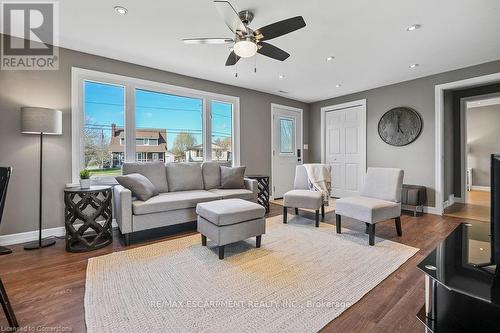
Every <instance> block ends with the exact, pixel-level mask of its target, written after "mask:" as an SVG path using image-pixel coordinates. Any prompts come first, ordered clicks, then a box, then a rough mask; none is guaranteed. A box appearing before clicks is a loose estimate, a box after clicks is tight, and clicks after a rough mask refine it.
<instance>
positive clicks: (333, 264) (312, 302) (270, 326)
mask: <svg viewBox="0 0 500 333" xmlns="http://www.w3.org/2000/svg"><path fill="white" fill-rule="evenodd" d="M281 219H282V216H277V217H273V218H269V219H267V233H266V235H265V236H264V237H263V238H262V247H261V248H260V249H256V248H255V239H249V240H247V241H245V242H239V243H236V244H233V245H229V246H226V258H225V259H224V260H219V259H218V257H217V253H216V247H215V246H214V244H213V243H211V242H210V240H209V241H208V247H202V246H201V242H200V236H199V235H193V236H187V237H183V238H178V239H174V240H168V241H164V242H161V243H156V244H152V245H147V246H142V247H138V248H135V249H131V250H127V251H122V252H116V253H113V254H109V255H105V256H101V257H96V258H92V259H89V262H88V266H87V281H86V289H85V321H86V324H87V330H88V332H90V333H97V332H98V333H105V332H121V333H123V332H280V331H281V332H283V331H286V332H316V331H318V330H320V329H321V328H322V327H324V326H325V325H326V324H327V323H329V322H330V321H331V320H333V319H335V318H336V317H337V316H339V315H340V314H341V313H342V312H343V311H345V310H346V309H347V308H348V307H349V306H351V305H353V304H354V303H356V302H357V301H358V300H360V299H361V298H362V297H363V295H365V294H366V293H367V292H369V291H370V290H371V289H373V288H374V287H375V286H376V285H378V284H379V283H380V282H381V281H382V280H384V279H385V278H386V277H387V276H389V275H390V274H391V273H392V272H394V271H395V270H396V269H397V268H398V267H399V266H401V265H402V264H403V263H404V262H405V261H407V260H408V259H409V258H410V257H412V256H413V255H414V254H415V253H416V252H417V251H418V249H416V248H413V247H409V246H406V245H403V244H399V243H395V242H392V241H389V240H383V239H380V238H377V239H376V244H375V246H368V238H367V235H365V234H364V233H357V232H354V231H350V230H348V229H343V232H344V233H343V234H341V235H337V234H336V233H335V227H334V226H332V225H329V224H324V223H321V226H320V228H315V227H314V226H313V223H312V221H310V220H307V219H305V218H303V217H300V216H299V217H293V216H292V215H290V216H289V223H288V224H287V225H284V224H282V223H281Z"/></svg>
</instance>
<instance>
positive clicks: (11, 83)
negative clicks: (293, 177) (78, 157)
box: [0, 49, 309, 234]
mask: <svg viewBox="0 0 500 333" xmlns="http://www.w3.org/2000/svg"><path fill="white" fill-rule="evenodd" d="M72 66H75V67H81V68H86V69H92V70H97V71H103V72H108V73H114V74H120V75H126V76H131V77H136V78H142V79H146V80H152V81H158V82H165V83H168V84H173V85H178V86H182V87H189V88H193V89H199V90H204V91H209V92H215V93H220V94H226V95H231V96H238V97H240V110H241V164H242V165H246V166H247V173H262V174H270V173H271V115H270V114H271V103H278V104H283V105H288V106H292V107H297V108H302V109H304V143H306V144H307V143H308V137H309V136H308V129H309V119H308V107H309V106H308V105H307V104H305V103H301V102H297V101H293V100H290V99H286V98H282V97H279V96H274V95H270V94H266V93H261V92H257V91H253V90H249V89H244V88H238V87H234V86H229V85H225V84H220V83H215V82H211V81H206V80H201V79H196V78H192V77H187V76H183V75H178V74H174V73H169V72H164V71H160V70H155V69H151V68H147V67H142V66H137V65H133V64H129V63H125V62H121V61H116V60H112V59H108V58H103V57H98V56H94V55H90V54H85V53H81V52H76V51H72V50H67V49H60V65H59V70H58V71H0V165H2V166H7V165H8V166H12V167H13V168H14V173H13V177H12V179H11V183H10V185H9V192H8V197H7V203H6V207H5V212H4V217H3V219H2V225H1V227H0V233H1V234H11V233H18V232H24V231H31V230H36V229H37V223H38V222H37V221H38V220H37V219H38V218H37V212H38V142H39V141H38V137H37V136H33V135H23V134H21V133H20V111H19V109H20V107H21V106H40V107H49V108H56V109H59V110H62V111H63V132H64V134H63V135H62V136H58V137H48V136H47V137H46V140H45V145H44V154H45V156H44V163H45V164H44V167H45V171H44V176H43V179H44V182H45V188H44V214H43V220H44V228H51V227H59V226H63V222H64V215H63V213H64V205H63V189H64V186H65V184H67V183H70V182H71V67H72ZM307 153H308V152H307V151H305V152H304V160H305V161H307V160H308V154H307Z"/></svg>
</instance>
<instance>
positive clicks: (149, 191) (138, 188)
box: [116, 173, 158, 200]
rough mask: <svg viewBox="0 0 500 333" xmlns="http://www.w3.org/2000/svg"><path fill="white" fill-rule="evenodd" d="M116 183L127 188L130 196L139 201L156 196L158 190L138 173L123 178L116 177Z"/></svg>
mask: <svg viewBox="0 0 500 333" xmlns="http://www.w3.org/2000/svg"><path fill="white" fill-rule="evenodd" d="M116 181H117V182H118V183H119V184H120V185H121V186H123V187H125V188H128V189H129V190H130V191H131V192H132V195H133V196H135V197H137V198H139V199H140V200H148V199H149V198H151V197H154V196H156V195H158V190H157V189H156V187H155V186H154V185H153V183H151V181H150V180H149V179H148V178H146V177H145V176H143V175H141V174H140V173H131V174H128V175H125V176H117V177H116Z"/></svg>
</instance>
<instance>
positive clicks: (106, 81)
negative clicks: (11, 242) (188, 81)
mask: <svg viewBox="0 0 500 333" xmlns="http://www.w3.org/2000/svg"><path fill="white" fill-rule="evenodd" d="M72 74H73V77H72V85H73V94H72V105H73V117H72V121H73V125H72V128H73V131H72V133H73V167H72V174H73V182H77V181H78V173H79V171H80V170H82V169H83V168H87V169H89V170H90V172H91V174H92V176H93V178H94V179H96V178H98V177H106V176H108V178H106V179H103V178H98V179H100V180H99V181H103V182H104V181H108V180H109V181H113V177H114V176H116V175H118V174H120V173H121V166H122V164H123V163H124V162H125V161H129V162H132V161H137V162H151V161H161V162H164V163H168V162H183V161H188V162H201V161H220V162H221V163H230V164H233V165H238V164H239V99H238V98H237V97H232V96H225V95H219V94H213V93H208V92H203V91H197V90H193V89H188V88H182V87H175V86H170V85H167V84H163V83H158V82H152V81H145V80H140V79H134V78H129V77H125V76H119V75H114V74H106V73H100V72H95V71H89V70H84V69H79V68H73V72H72Z"/></svg>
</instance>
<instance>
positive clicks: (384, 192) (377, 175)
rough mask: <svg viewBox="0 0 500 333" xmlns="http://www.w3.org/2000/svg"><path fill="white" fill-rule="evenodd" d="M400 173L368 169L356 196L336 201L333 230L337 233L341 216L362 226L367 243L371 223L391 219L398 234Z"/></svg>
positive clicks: (371, 237) (372, 227) (371, 236)
mask: <svg viewBox="0 0 500 333" xmlns="http://www.w3.org/2000/svg"><path fill="white" fill-rule="evenodd" d="M403 176H404V172H403V170H401V169H395V168H368V171H367V173H366V177H365V182H364V185H363V187H362V189H361V191H360V196H359V197H348V198H342V199H338V200H337V201H336V206H335V214H336V215H335V217H336V229H337V233H338V234H340V233H341V216H345V217H350V218H353V219H356V220H358V221H362V222H365V223H366V231H367V233H368V235H369V244H370V245H374V243H375V224H376V223H378V222H381V221H385V220H389V219H395V222H396V231H397V233H398V236H401V235H402V231H401V188H402V187H403Z"/></svg>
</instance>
